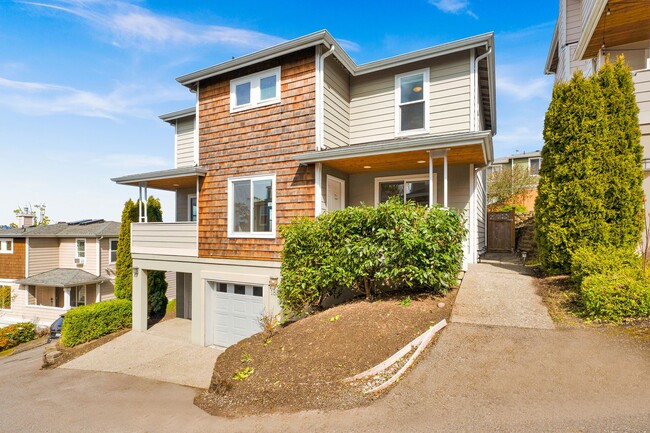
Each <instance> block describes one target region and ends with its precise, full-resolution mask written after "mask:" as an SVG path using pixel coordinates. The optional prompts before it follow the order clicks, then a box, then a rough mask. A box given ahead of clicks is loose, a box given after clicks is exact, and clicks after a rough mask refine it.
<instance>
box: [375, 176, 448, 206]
mask: <svg viewBox="0 0 650 433" xmlns="http://www.w3.org/2000/svg"><path fill="white" fill-rule="evenodd" d="M433 179H434V183H433V184H434V196H433V201H434V202H436V201H437V197H436V193H435V186H436V176H435V174H434V178H433ZM375 195H376V202H377V204H379V203H383V202H385V201H387V200H388V199H389V198H391V197H400V198H401V199H402V200H404V201H405V202H406V201H409V200H411V201H414V202H416V203H418V204H421V205H424V206H428V205H429V178H428V176H426V175H424V176H420V175H418V176H408V177H380V178H377V179H375Z"/></svg>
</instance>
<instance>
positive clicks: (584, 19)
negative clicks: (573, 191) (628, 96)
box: [545, 0, 650, 197]
mask: <svg viewBox="0 0 650 433" xmlns="http://www.w3.org/2000/svg"><path fill="white" fill-rule="evenodd" d="M620 54H623V55H625V60H626V61H627V63H628V64H629V65H630V67H631V69H632V76H633V80H634V86H635V89H636V92H635V93H636V100H637V104H638V105H639V110H640V112H639V123H640V125H641V133H642V137H641V144H642V145H643V149H644V151H643V158H644V159H643V170H644V181H643V190H644V192H645V195H646V197H650V1H629V0H609V1H606V0H560V13H559V16H558V20H557V24H556V26H555V33H554V34H553V40H552V41H551V47H550V50H549V53H548V57H547V60H546V68H545V72H546V73H547V74H555V80H556V81H567V80H569V79H570V78H571V76H572V75H573V73H574V72H575V71H578V70H581V71H583V73H584V74H585V75H590V74H592V73H593V72H594V71H596V70H598V68H599V67H600V66H601V65H602V64H603V62H604V61H605V59H606V57H607V56H608V55H609V56H610V58H611V59H612V60H614V59H615V58H616V57H617V56H619V55H620Z"/></svg>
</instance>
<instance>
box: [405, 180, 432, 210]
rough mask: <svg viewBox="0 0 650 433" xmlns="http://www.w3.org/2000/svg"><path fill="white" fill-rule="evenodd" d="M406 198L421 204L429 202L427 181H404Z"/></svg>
mask: <svg viewBox="0 0 650 433" xmlns="http://www.w3.org/2000/svg"><path fill="white" fill-rule="evenodd" d="M405 189H406V200H407V201H408V200H413V201H414V202H416V203H418V204H421V205H428V204H429V181H428V180H416V181H407V182H406V188H405Z"/></svg>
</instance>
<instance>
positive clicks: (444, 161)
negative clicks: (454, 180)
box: [442, 150, 449, 209]
mask: <svg viewBox="0 0 650 433" xmlns="http://www.w3.org/2000/svg"><path fill="white" fill-rule="evenodd" d="M442 173H443V178H444V179H443V181H442V186H443V189H442V197H443V204H442V206H443V207H444V208H445V209H447V208H448V207H449V206H448V203H447V189H448V188H447V185H448V182H447V178H448V176H447V151H446V150H445V154H444V155H443V156H442Z"/></svg>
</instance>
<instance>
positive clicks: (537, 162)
mask: <svg viewBox="0 0 650 433" xmlns="http://www.w3.org/2000/svg"><path fill="white" fill-rule="evenodd" d="M541 166H542V158H528V173H530V175H531V176H539V168H540V167H541Z"/></svg>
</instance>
